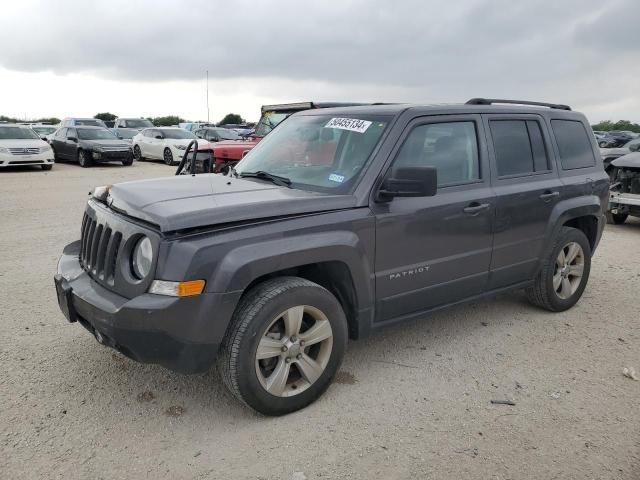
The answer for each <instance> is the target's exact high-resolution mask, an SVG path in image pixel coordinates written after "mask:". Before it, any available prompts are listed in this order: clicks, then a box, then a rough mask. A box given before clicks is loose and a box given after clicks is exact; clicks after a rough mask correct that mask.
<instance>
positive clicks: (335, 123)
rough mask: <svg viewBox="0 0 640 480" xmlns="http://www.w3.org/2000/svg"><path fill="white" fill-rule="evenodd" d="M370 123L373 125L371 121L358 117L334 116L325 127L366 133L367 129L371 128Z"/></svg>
mask: <svg viewBox="0 0 640 480" xmlns="http://www.w3.org/2000/svg"><path fill="white" fill-rule="evenodd" d="M369 125H371V122H368V121H367V120H358V119H357V118H332V119H331V120H329V121H328V122H327V124H326V125H325V126H324V128H339V129H340V130H349V131H350V132H358V133H364V132H366V131H367V128H369Z"/></svg>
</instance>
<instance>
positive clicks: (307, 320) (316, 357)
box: [255, 305, 333, 397]
mask: <svg viewBox="0 0 640 480" xmlns="http://www.w3.org/2000/svg"><path fill="white" fill-rule="evenodd" d="M332 348H333V331H332V329H331V323H330V322H329V320H328V319H327V317H326V315H325V314H324V313H322V311H320V310H319V309H317V308H315V307H312V306H310V305H298V306H295V307H292V308H289V309H288V310H286V311H284V312H282V313H281V314H280V315H278V316H277V317H276V318H274V319H273V321H271V323H270V324H269V326H268V327H267V328H266V330H265V332H264V334H263V335H262V338H261V339H260V342H259V343H258V347H257V349H256V353H255V367H256V375H257V376H258V380H259V381H260V384H261V385H262V387H263V388H264V389H265V390H266V391H267V392H269V393H270V394H272V395H274V396H276V397H291V396H294V395H297V394H299V393H302V392H304V391H305V390H306V389H307V388H309V387H310V386H311V385H313V384H314V383H315V382H316V381H317V380H318V378H320V376H321V375H322V373H323V372H324V370H325V368H326V366H327V363H329V359H330V358H331V350H332Z"/></svg>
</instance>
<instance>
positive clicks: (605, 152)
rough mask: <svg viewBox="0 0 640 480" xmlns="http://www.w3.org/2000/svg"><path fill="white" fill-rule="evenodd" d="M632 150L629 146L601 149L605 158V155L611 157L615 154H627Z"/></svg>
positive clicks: (601, 153)
mask: <svg viewBox="0 0 640 480" xmlns="http://www.w3.org/2000/svg"><path fill="white" fill-rule="evenodd" d="M630 151H631V150H629V149H628V148H624V147H617V148H601V149H600V155H601V156H602V157H603V158H604V157H610V156H613V155H626V154H627V153H629V152H630Z"/></svg>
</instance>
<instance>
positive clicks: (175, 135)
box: [160, 128, 198, 140]
mask: <svg viewBox="0 0 640 480" xmlns="http://www.w3.org/2000/svg"><path fill="white" fill-rule="evenodd" d="M160 131H161V132H162V134H163V135H164V138H172V139H180V140H185V139H189V138H198V137H196V135H195V134H194V133H193V132H187V131H186V130H183V129H181V128H171V129H169V128H167V129H162V130H160Z"/></svg>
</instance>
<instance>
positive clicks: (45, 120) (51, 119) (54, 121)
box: [35, 117, 62, 125]
mask: <svg viewBox="0 0 640 480" xmlns="http://www.w3.org/2000/svg"><path fill="white" fill-rule="evenodd" d="M35 121H36V122H39V123H48V124H50V125H57V124H58V123H60V122H61V121H62V120H60V119H59V118H58V117H48V118H39V119H37V120H35Z"/></svg>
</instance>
